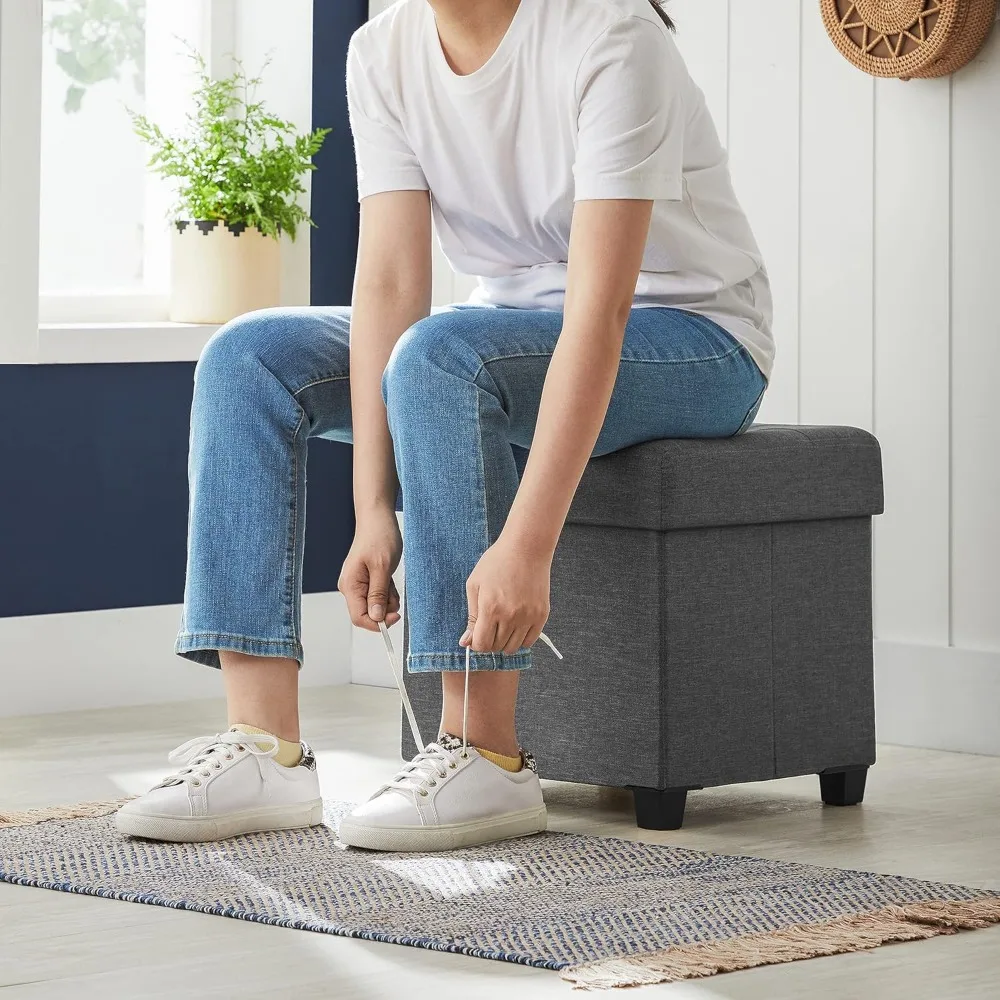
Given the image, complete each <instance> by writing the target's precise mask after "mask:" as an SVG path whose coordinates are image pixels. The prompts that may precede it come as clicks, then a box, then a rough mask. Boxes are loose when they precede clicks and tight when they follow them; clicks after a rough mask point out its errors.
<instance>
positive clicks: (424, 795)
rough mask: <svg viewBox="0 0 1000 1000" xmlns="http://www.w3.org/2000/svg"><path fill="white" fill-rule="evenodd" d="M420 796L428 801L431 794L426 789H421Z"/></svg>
mask: <svg viewBox="0 0 1000 1000" xmlns="http://www.w3.org/2000/svg"><path fill="white" fill-rule="evenodd" d="M420 794H421V795H422V796H423V797H424V798H425V799H426V798H427V796H428V795H430V794H431V793H430V792H429V791H427V789H426V788H421V789H420Z"/></svg>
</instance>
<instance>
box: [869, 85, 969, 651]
mask: <svg viewBox="0 0 1000 1000" xmlns="http://www.w3.org/2000/svg"><path fill="white" fill-rule="evenodd" d="M949 136H950V81H949V80H948V79H944V80H922V81H912V82H910V83H903V82H901V81H899V80H879V81H878V82H877V83H876V87H875V277H876V283H875V345H874V346H875V432H876V434H877V435H878V436H879V438H880V440H881V442H882V449H883V463H884V470H885V497H886V501H885V502H886V513H885V515H884V516H883V517H881V518H879V519H878V521H877V524H876V548H875V583H876V588H875V608H876V616H877V632H878V636H879V638H881V639H900V640H906V641H908V642H918V643H921V642H922V643H942V644H946V643H947V642H948V633H949V626H948V616H949V583H948V575H949V528H948V521H949V501H948V494H949V487H948V475H949V445H948V364H949V361H948V356H949V346H948V338H949V325H950V310H949V280H948V279H949V250H948V240H949V185H950V182H951V177H950V167H949V163H950V156H949Z"/></svg>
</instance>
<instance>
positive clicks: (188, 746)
mask: <svg viewBox="0 0 1000 1000" xmlns="http://www.w3.org/2000/svg"><path fill="white" fill-rule="evenodd" d="M258 743H263V744H266V747H267V748H266V749H265V750H261V749H260V747H259V746H258V745H257V744H258ZM234 750H235V751H236V753H251V754H253V755H254V756H255V757H273V756H274V755H275V754H276V753H277V752H278V740H277V739H276V738H275V737H274V736H271V735H270V733H254V734H249V733H239V732H231V731H230V732H225V733H216V734H215V735H214V736H196V737H195V738H194V739H193V740H188V741H187V743H182V744H181V745H180V746H179V747H177V748H176V749H175V750H171V751H170V754H169V756H168V757H167V759H168V760H169V761H170V763H171V764H184V765H186V766H185V767H182V768H181V769H180V770H179V771H177V773H176V774H171V775H170V776H169V777H167V778H164V779H163V781H162V782H160V784H161V786H162V785H176V784H179V783H180V782H183V781H187V782H190V783H191V784H192V785H195V786H198V785H200V784H201V778H209V777H211V775H212V771H213V770H216V771H219V770H221V769H222V766H223V765H222V763H221V761H220V760H219V759H218V758H219V757H220V756H221V757H223V758H225V759H226V760H232V759H233V758H234V757H235V755H236V754H235V753H233V751H234Z"/></svg>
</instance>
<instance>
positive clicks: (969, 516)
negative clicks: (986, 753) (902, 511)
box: [951, 31, 1000, 649]
mask: <svg viewBox="0 0 1000 1000" xmlns="http://www.w3.org/2000/svg"><path fill="white" fill-rule="evenodd" d="M952 109H953V111H952V113H953V121H952V137H953V148H952V170H953V184H954V187H953V197H952V208H953V215H952V282H953V283H952V380H951V384H952V439H951V442H952V475H953V485H952V567H953V568H952V639H953V642H954V644H955V645H956V646H968V647H972V648H978V649H1000V516H998V515H1000V419H998V408H997V394H998V392H1000V309H998V307H997V285H998V279H1000V174H998V166H997V165H998V164H1000V32H997V31H994V34H993V37H992V39H991V40H990V42H989V44H988V45H987V48H986V49H985V50H984V51H983V52H982V53H981V54H980V57H979V58H978V59H977V60H976V63H975V64H974V65H973V66H971V67H969V68H968V69H966V70H964V71H963V72H962V73H960V74H959V75H958V76H956V77H955V80H954V90H953V100H952Z"/></svg>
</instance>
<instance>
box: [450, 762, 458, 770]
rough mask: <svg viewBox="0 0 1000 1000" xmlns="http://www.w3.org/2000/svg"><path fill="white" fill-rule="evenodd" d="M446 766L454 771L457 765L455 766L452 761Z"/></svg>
mask: <svg viewBox="0 0 1000 1000" xmlns="http://www.w3.org/2000/svg"><path fill="white" fill-rule="evenodd" d="M448 766H449V767H450V768H451V769H452V770H453V771H454V770H455V768H456V767H458V764H456V763H455V762H454V761H452V762H451V763H450V764H449V765H448Z"/></svg>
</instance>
